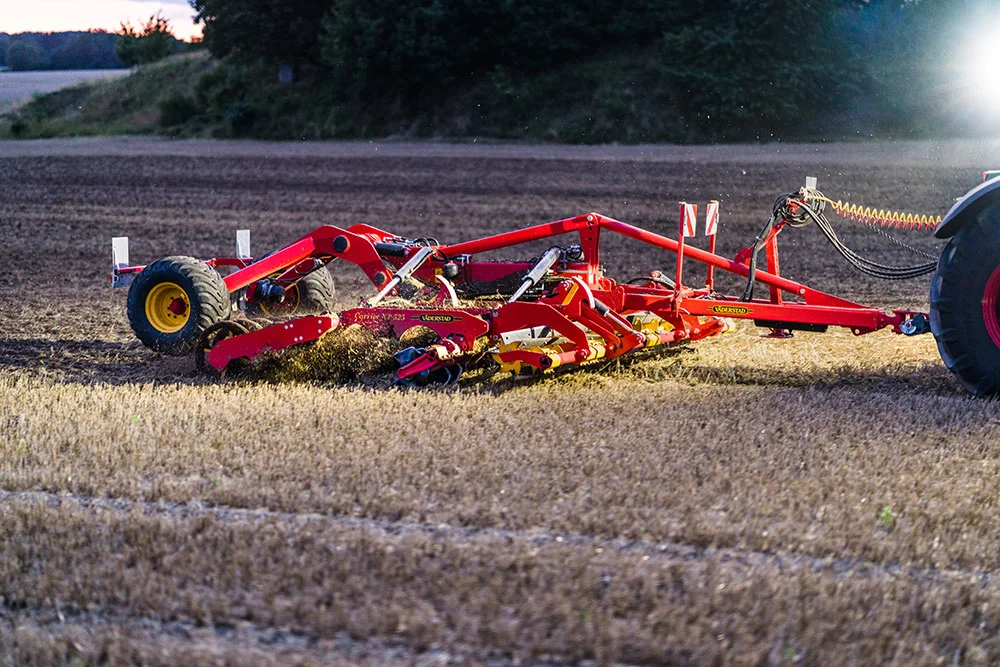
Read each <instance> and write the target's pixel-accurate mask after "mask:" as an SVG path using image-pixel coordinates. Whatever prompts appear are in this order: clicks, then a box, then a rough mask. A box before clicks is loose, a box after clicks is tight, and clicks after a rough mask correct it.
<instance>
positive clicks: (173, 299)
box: [146, 282, 191, 333]
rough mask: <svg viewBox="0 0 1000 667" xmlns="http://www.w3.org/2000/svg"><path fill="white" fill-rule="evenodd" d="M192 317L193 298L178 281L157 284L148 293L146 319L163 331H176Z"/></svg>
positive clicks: (155, 327)
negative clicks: (189, 296)
mask: <svg viewBox="0 0 1000 667" xmlns="http://www.w3.org/2000/svg"><path fill="white" fill-rule="evenodd" d="M190 318H191V300H190V299H188V295H187V292H185V291H184V290H183V289H182V288H181V286H180V285H178V284H177V283H170V282H164V283H160V284H158V285H155V286H154V287H153V289H151V290H149V294H147V295H146V319H147V320H149V323H150V324H151V325H152V326H153V328H154V329H156V330H157V331H160V332H162V333H175V332H177V331H180V330H181V329H183V328H184V325H186V324H187V323H188V320H189V319H190Z"/></svg>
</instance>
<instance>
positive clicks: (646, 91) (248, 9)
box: [190, 0, 996, 139]
mask: <svg viewBox="0 0 1000 667" xmlns="http://www.w3.org/2000/svg"><path fill="white" fill-rule="evenodd" d="M190 2H191V5H192V7H193V8H194V9H195V10H196V12H197V16H198V19H199V20H202V21H204V43H205V45H206V46H207V47H208V49H209V50H210V51H211V52H212V54H214V55H215V56H217V57H219V58H222V59H225V62H228V63H233V64H234V65H238V66H251V65H261V64H270V65H279V64H285V65H291V66H292V67H293V68H294V69H295V71H296V72H297V73H298V74H299V75H300V76H304V77H309V78H311V79H314V80H315V81H317V82H321V85H322V87H323V88H324V92H323V93H322V95H323V96H324V98H325V99H329V100H330V101H331V102H332V103H334V104H336V105H339V106H341V107H343V106H352V105H353V106H354V107H356V108H358V109H362V108H365V109H369V110H370V109H371V108H372V107H375V108H380V109H383V110H385V113H386V114H389V115H393V116H395V117H399V118H405V117H407V116H410V117H416V116H420V115H426V114H431V115H433V114H434V113H435V109H440V107H441V104H442V101H444V100H448V99H454V98H455V96H456V94H460V93H461V91H463V90H469V89H471V88H474V87H475V86H477V85H478V86H480V87H482V86H483V85H487V86H493V87H494V88H496V89H497V90H498V91H499V92H498V93H497V96H498V97H497V98H498V99H499V97H502V95H500V93H501V92H503V91H507V93H508V97H510V98H511V100H514V98H520V99H528V98H530V99H532V100H535V99H537V100H539V101H540V103H541V104H543V105H544V98H545V96H544V95H542V94H540V93H539V91H538V86H545V85H555V86H558V85H560V81H559V79H555V80H550V81H548V82H546V81H545V77H546V73H551V72H560V73H563V74H564V75H563V76H561V77H559V78H561V79H562V81H563V82H568V81H570V80H572V79H574V77H575V76H576V75H577V73H578V72H579V71H583V69H584V68H585V67H586V63H588V62H593V61H594V60H595V59H598V60H600V59H602V58H603V59H604V60H605V61H607V62H608V63H610V64H611V65H610V66H616V63H618V62H620V59H622V58H625V59H628V58H631V59H633V61H634V62H635V63H639V65H637V66H636V67H631V69H629V67H625V68H624V69H625V70H629V71H630V72H631V74H630V77H631V78H629V77H625V78H623V79H622V82H621V84H622V85H620V86H619V88H621V91H614V90H612V91H611V92H608V93H606V94H604V97H606V98H609V99H610V98H613V99H612V101H611V102H608V104H609V105H612V106H614V105H617V106H620V107H622V108H623V109H624V111H623V113H638V112H635V111H634V110H635V109H636V108H639V107H641V106H642V105H644V104H645V105H646V106H647V107H655V106H660V107H662V108H670V109H673V110H675V111H676V113H677V115H678V118H680V120H678V121H677V126H676V127H673V128H672V129H671V128H667V129H663V132H666V133H668V134H669V133H674V134H677V133H681V134H685V133H686V137H684V136H682V137H680V138H689V139H698V138H714V137H731V138H753V137H759V136H760V135H761V133H762V132H763V133H764V134H765V136H766V134H767V133H768V132H773V131H777V130H782V129H787V128H790V127H793V128H801V130H802V131H803V132H807V133H814V134H815V133H817V132H818V133H822V132H824V131H825V128H830V127H834V126H841V127H842V126H843V123H844V122H845V121H847V120H849V121H850V122H851V123H854V124H855V125H857V127H859V128H865V129H870V128H874V129H876V130H879V131H882V132H900V133H906V132H910V133H919V132H921V131H924V130H927V131H932V130H933V129H935V128H936V129H940V122H941V117H942V116H943V115H944V114H945V112H946V111H947V110H948V109H947V106H948V102H947V100H945V99H943V98H944V97H947V95H946V93H944V92H942V91H946V90H947V89H948V86H949V85H952V83H953V82H952V81H949V79H948V76H949V73H948V71H947V58H948V57H950V56H951V55H952V51H953V50H954V42H955V40H956V39H959V38H960V34H959V32H958V31H960V30H962V29H964V30H972V29H974V27H975V26H971V25H969V24H968V23H969V22H968V21H965V22H964V28H962V26H963V21H962V20H961V17H962V14H963V12H970V11H972V10H973V9H976V8H979V9H982V8H983V7H986V8H987V9H989V8H990V7H991V6H993V5H995V4H996V3H995V2H993V1H992V0H953V1H950V2H948V3H944V2H939V1H936V0H808V1H796V0H635V1H633V2H628V3H621V2H618V1H616V0H587V1H584V0H576V1H567V0H485V1H484V0H405V1H404V0H190ZM577 64H579V67H577ZM550 78H551V77H550ZM317 94H319V93H317ZM612 103H613V104H612ZM630 110H631V111H630ZM366 113H368V111H366ZM530 113H531V109H523V110H516V111H515V113H514V115H515V116H518V117H519V118H520V120H525V119H526V116H525V114H529V115H530ZM527 120H530V119H527ZM511 122H512V124H513V123H514V121H511ZM664 122H665V123H667V125H669V123H670V122H671V121H669V120H668V121H664ZM838 124H840V125H838ZM664 127H666V126H664ZM859 132H861V130H860V129H859ZM661 134H662V132H661ZM654 138H664V137H662V136H660V137H654ZM666 138H670V137H666ZM674 138H677V137H674ZM761 138H763V137H761Z"/></svg>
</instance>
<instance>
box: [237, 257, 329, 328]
mask: <svg viewBox="0 0 1000 667" xmlns="http://www.w3.org/2000/svg"><path fill="white" fill-rule="evenodd" d="M335 292H336V289H335V287H334V284H333V277H332V276H331V275H330V272H329V271H327V270H326V267H325V266H324V267H320V268H318V269H316V270H315V271H313V272H312V273H310V274H308V275H306V276H305V277H303V278H301V279H300V280H299V282H297V283H295V284H294V285H292V286H291V287H289V288H288V290H287V291H286V293H285V300H284V301H283V302H282V303H275V304H266V303H253V304H247V314H248V315H251V316H254V317H258V316H264V317H268V318H276V319H285V318H289V317H298V316H299V315H321V314H323V313H329V312H330V311H332V310H333V296H334V293H335Z"/></svg>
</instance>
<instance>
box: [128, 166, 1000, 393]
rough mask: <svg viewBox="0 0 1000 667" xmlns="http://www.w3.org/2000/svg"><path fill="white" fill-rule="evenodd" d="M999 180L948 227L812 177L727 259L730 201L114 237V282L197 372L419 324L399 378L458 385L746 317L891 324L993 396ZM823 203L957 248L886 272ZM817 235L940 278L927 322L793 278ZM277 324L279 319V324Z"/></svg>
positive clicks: (159, 342)
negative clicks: (222, 236) (640, 211)
mask: <svg viewBox="0 0 1000 667" xmlns="http://www.w3.org/2000/svg"><path fill="white" fill-rule="evenodd" d="M993 174H994V172H987V173H986V174H985V175H984V180H985V182H984V183H983V184H982V185H980V186H979V187H977V188H976V189H974V190H972V191H970V192H969V193H968V194H967V195H966V196H965V197H963V198H962V199H961V200H959V202H958V203H957V204H956V205H955V206H954V207H953V208H952V210H951V211H950V212H949V213H948V215H947V216H946V217H945V218H944V220H943V221H941V220H940V219H928V218H926V217H915V216H912V215H906V214H898V213H893V212H885V211H875V210H872V209H864V208H860V207H857V206H853V205H851V204H845V203H843V202H839V201H838V202H834V201H832V200H830V199H827V198H826V197H825V196H824V195H823V194H822V193H821V192H819V191H818V190H817V189H816V183H815V179H808V180H807V184H806V186H805V187H803V188H801V189H800V190H798V191H797V192H794V193H792V194H788V195H783V196H781V197H779V198H778V199H777V200H776V201H775V204H774V207H773V211H772V215H771V217H770V219H769V220H768V221H767V224H766V225H765V226H764V228H763V229H762V230H761V232H760V234H759V235H758V236H757V238H756V239H755V240H754V243H753V244H752V245H750V246H748V247H746V248H743V249H742V250H740V251H739V252H738V253H737V255H736V257H734V258H732V259H730V258H726V257H722V256H720V255H718V254H716V252H715V238H716V231H717V228H718V219H719V205H718V203H717V202H714V201H713V202H711V203H709V204H708V205H707V207H706V210H705V213H704V215H703V216H700V218H699V216H698V207H697V206H695V205H691V204H686V203H681V205H680V216H679V222H678V225H677V228H676V230H671V231H670V232H668V235H662V234H657V233H654V232H652V231H648V230H645V229H641V228H639V227H635V226H632V225H629V224H626V223H624V222H620V221H618V220H613V219H611V218H608V217H605V216H602V215H599V214H597V213H589V214H585V215H579V216H576V217H574V218H567V219H565V220H558V221H556V222H550V223H546V224H541V225H537V226H534V227H529V228H527V229H520V230H516V231H510V232H506V233H502V234H497V235H495V236H489V237H486V238H482V239H478V240H474V241H466V242H463V243H457V244H442V243H439V242H438V241H437V240H435V239H430V238H414V239H411V238H403V237H400V236H397V235H395V234H392V233H390V232H387V231H383V230H381V229H377V228H375V227H371V226H368V225H353V226H351V227H348V228H346V229H341V228H338V227H334V226H332V225H325V226H322V227H319V228H318V229H315V230H314V231H312V232H310V233H309V234H307V235H305V236H303V237H302V238H300V239H299V240H297V241H295V242H293V243H291V244H290V245H287V246H285V247H284V248H281V249H279V250H276V251H274V252H272V253H270V254H268V255H264V256H263V257H260V258H253V257H251V255H250V250H249V234H248V233H247V232H240V233H239V234H238V235H237V256H236V257H231V258H218V257H217V258H213V259H208V260H205V261H201V260H197V259H194V258H191V257H181V256H175V257H167V258H164V259H160V260H158V261H156V262H153V263H152V264H150V265H148V266H145V267H143V266H130V265H129V262H128V240H127V238H123V237H122V238H116V239H114V242H113V250H114V270H113V273H112V284H113V285H114V286H117V287H124V286H130V288H129V294H128V317H129V322H130V323H131V326H132V329H133V331H134V332H135V334H136V336H137V337H138V338H139V340H140V341H142V342H143V343H144V344H145V345H146V346H147V347H149V348H151V349H153V350H155V351H157V352H161V353H164V354H172V355H185V354H192V353H193V354H195V355H196V357H197V360H198V363H199V365H200V366H202V367H203V368H205V369H206V370H211V371H215V372H219V373H221V372H223V371H224V370H225V369H226V368H227V367H229V366H230V365H231V364H234V363H240V362H244V361H246V360H252V359H254V358H256V357H258V356H259V355H261V354H263V353H265V352H268V351H271V352H276V351H279V350H282V349H285V348H288V347H291V346H295V345H300V344H303V343H309V342H312V341H316V340H317V339H319V338H320V337H322V336H324V335H326V334H327V333H328V332H330V331H333V330H335V329H338V328H346V327H349V326H353V325H356V326H360V327H364V328H365V329H368V330H370V331H371V332H372V333H374V334H376V335H379V336H396V337H400V336H402V335H404V334H405V333H406V332H407V331H409V330H410V329H413V328H414V327H422V328H423V329H424V330H425V333H426V332H427V331H426V330H429V331H430V332H433V338H434V339H436V340H435V341H434V342H432V343H430V344H428V345H426V346H424V347H419V348H412V347H411V348H408V349H405V350H403V351H401V352H399V353H398V354H397V355H396V359H397V361H399V363H400V367H399V369H398V371H397V372H396V378H397V380H398V381H399V382H400V383H404V384H426V383H428V382H442V383H448V382H453V381H454V380H456V379H457V378H458V377H459V376H460V375H461V374H462V372H463V371H464V370H465V369H467V368H470V367H473V366H481V365H484V364H498V365H499V367H500V368H501V369H502V370H507V371H511V372H514V373H527V372H541V371H546V370H549V369H553V368H556V367H559V366H567V365H574V364H584V363H587V362H591V361H594V360H598V359H613V358H616V357H620V356H622V355H625V354H629V353H633V352H636V351H639V350H646V349H649V348H655V347H658V346H665V345H670V344H674V343H679V342H684V341H697V340H700V339H703V338H708V337H711V336H715V335H717V334H719V333H721V332H723V331H725V330H726V321H727V320H728V319H746V320H752V321H753V322H754V323H755V324H756V325H757V326H759V327H763V328H765V329H766V330H768V331H769V334H768V336H769V337H774V338H785V337H788V336H791V335H792V331H794V330H806V331H825V330H826V329H827V328H828V327H831V326H834V327H844V328H847V329H850V330H851V331H852V332H854V334H856V335H862V334H867V333H870V332H873V331H877V330H879V329H883V328H890V329H891V330H892V331H893V332H895V333H899V334H905V335H916V334H922V333H926V332H928V331H933V333H934V335H935V338H936V339H937V341H938V346H939V348H940V349H941V353H942V356H943V358H944V360H945V362H946V363H947V364H948V366H949V367H950V368H951V369H952V370H953V371H955V373H956V374H957V375H958V377H959V378H960V379H961V380H962V382H963V383H964V384H965V385H966V386H967V387H968V388H969V389H970V390H971V391H973V392H974V393H979V394H986V393H996V392H998V391H1000V243H998V242H997V240H998V239H1000V179H991V178H990V176H992V175H993ZM827 208H829V209H830V210H832V211H833V212H835V213H838V214H840V215H844V216H846V217H851V218H853V219H855V220H859V221H861V222H863V223H865V224H867V225H869V226H870V227H872V228H874V229H875V230H876V231H878V232H879V233H881V234H883V235H887V233H886V231H885V229H883V228H894V227H895V228H898V227H908V228H924V227H926V228H930V227H936V230H937V231H936V233H937V236H938V237H941V238H950V239H951V240H950V241H949V243H948V245H947V247H946V248H945V251H944V254H943V256H942V257H941V260H940V262H928V263H924V264H918V265H916V266H909V267H892V266H886V265H883V264H879V263H877V262H874V261H871V260H869V259H866V258H864V257H862V256H860V255H858V254H857V253H855V252H853V251H852V250H851V249H849V248H848V247H847V246H845V245H844V244H843V242H842V241H841V240H840V239H839V237H838V236H837V234H836V232H835V231H834V229H833V226H832V225H831V224H830V222H829V220H828V219H827V217H826V214H825V211H826V209H827ZM806 224H815V225H817V227H819V229H820V230H821V231H822V232H823V233H824V235H825V236H826V237H827V238H828V240H829V241H830V242H831V244H832V245H833V247H834V248H835V249H836V250H837V251H838V252H840V253H841V254H842V255H843V256H844V258H845V259H846V260H847V261H849V262H850V263H851V264H852V265H854V266H855V267H856V268H858V269H859V270H861V271H865V272H866V273H869V274H871V275H874V276H877V277H880V278H886V279H900V278H913V277H916V276H919V275H923V274H926V273H930V272H934V271H935V269H936V273H935V276H934V278H933V285H932V290H931V312H930V313H929V314H927V313H922V312H918V311H914V310H907V309H897V310H893V311H892V312H886V311H883V310H881V309H878V308H872V307H867V306H864V305H861V304H857V303H854V302H852V301H849V300H847V299H844V298H841V297H838V296H834V295H831V294H827V293H824V292H821V291H818V290H815V289H812V288H810V287H808V286H807V285H804V284H801V283H798V282H795V281H793V280H789V279H788V278H786V277H783V276H782V275H781V273H780V269H779V263H778V235H779V233H780V232H782V231H783V230H785V229H787V228H789V227H799V226H803V225H806ZM699 230H701V231H702V233H704V234H706V235H707V236H708V244H707V245H708V249H707V250H705V249H701V248H698V247H694V246H693V245H692V244H691V243H690V242H689V241H688V240H687V239H690V238H691V237H693V236H696V235H697V234H698V233H699ZM568 234H573V235H575V238H573V237H570V239H569V242H565V241H564V242H563V243H561V244H555V241H554V240H555V239H556V237H562V236H563V235H568ZM604 234H619V235H622V236H625V237H627V238H629V239H633V240H635V241H638V242H641V243H645V244H648V245H652V246H655V247H656V248H659V249H662V250H666V251H668V252H670V253H673V255H674V261H673V262H672V264H673V266H672V267H671V270H669V271H667V272H660V271H653V272H651V273H650V274H649V275H648V276H646V277H643V278H641V279H638V280H633V281H631V282H628V283H619V282H616V281H615V280H613V279H612V278H610V277H608V276H606V275H605V274H604V270H603V268H602V265H601V255H600V240H601V236H602V235H604ZM548 239H553V245H551V247H549V249H548V250H546V251H545V252H543V253H542V254H541V255H540V256H538V257H535V258H533V259H531V260H527V261H496V260H489V259H483V258H482V256H483V255H485V254H486V253H490V252H494V251H498V250H504V249H507V248H510V247H512V246H517V245H520V244H524V243H529V242H535V243H539V242H544V241H546V240H548ZM703 245H704V244H703ZM918 252H919V251H918ZM762 255H763V257H761V256H762ZM761 259H763V264H764V265H763V266H760V263H761V261H760V260H761ZM334 260H342V261H346V262H350V263H352V264H355V265H356V266H357V267H358V268H360V269H361V271H363V272H364V274H365V275H366V276H367V277H368V279H369V280H370V281H371V282H372V284H373V285H374V288H375V289H374V291H375V293H374V294H373V295H372V296H371V297H370V298H368V299H366V300H365V301H363V302H362V303H361V305H360V307H358V308H353V309H350V310H345V311H342V312H340V313H337V314H334V313H333V312H331V311H332V300H333V283H332V281H331V279H330V276H329V273H328V271H327V268H326V267H327V265H329V264H330V263H331V262H333V261H334ZM685 260H693V261H694V262H698V263H701V264H704V265H706V268H707V270H705V271H701V272H698V274H697V275H694V276H692V274H691V273H690V272H685V266H686V265H685ZM226 271H228V273H227V275H225V276H223V275H222V273H223V272H226ZM717 271H725V272H728V273H731V274H735V275H736V276H739V277H741V278H742V279H743V281H745V289H744V290H743V293H742V294H740V295H724V294H720V293H719V292H717V291H716V289H715V273H716V272H717ZM755 287H760V288H762V290H766V296H764V297H757V296H755V295H754V292H755ZM762 290H760V291H762ZM257 316H262V317H257ZM273 318H280V321H278V322H277V323H272V321H270V320H273ZM261 320H263V322H262V321H261Z"/></svg>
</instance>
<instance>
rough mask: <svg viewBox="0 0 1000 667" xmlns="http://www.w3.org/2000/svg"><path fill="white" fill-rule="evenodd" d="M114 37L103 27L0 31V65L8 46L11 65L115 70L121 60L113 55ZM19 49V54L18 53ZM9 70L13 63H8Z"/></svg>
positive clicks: (115, 38) (34, 67)
mask: <svg viewBox="0 0 1000 667" xmlns="http://www.w3.org/2000/svg"><path fill="white" fill-rule="evenodd" d="M118 39H119V38H118V36H117V35H114V34H111V33H109V32H106V31H104V30H91V31H89V32H52V33H47V32H41V33H40V32H25V33H20V34H17V35H11V36H8V35H3V34H0V56H2V57H0V64H5V63H6V57H7V52H8V51H9V49H10V46H13V45H14V44H16V43H19V42H20V43H23V44H28V45H29V46H27V47H24V46H20V47H18V48H17V49H15V64H17V65H18V68H27V69H115V68H119V67H121V66H122V62H121V61H120V60H119V59H118V56H116V55H115V43H116V42H117V41H118ZM18 51H20V53H18ZM9 66H10V67H11V68H12V69H13V68H14V66H13V65H9Z"/></svg>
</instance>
